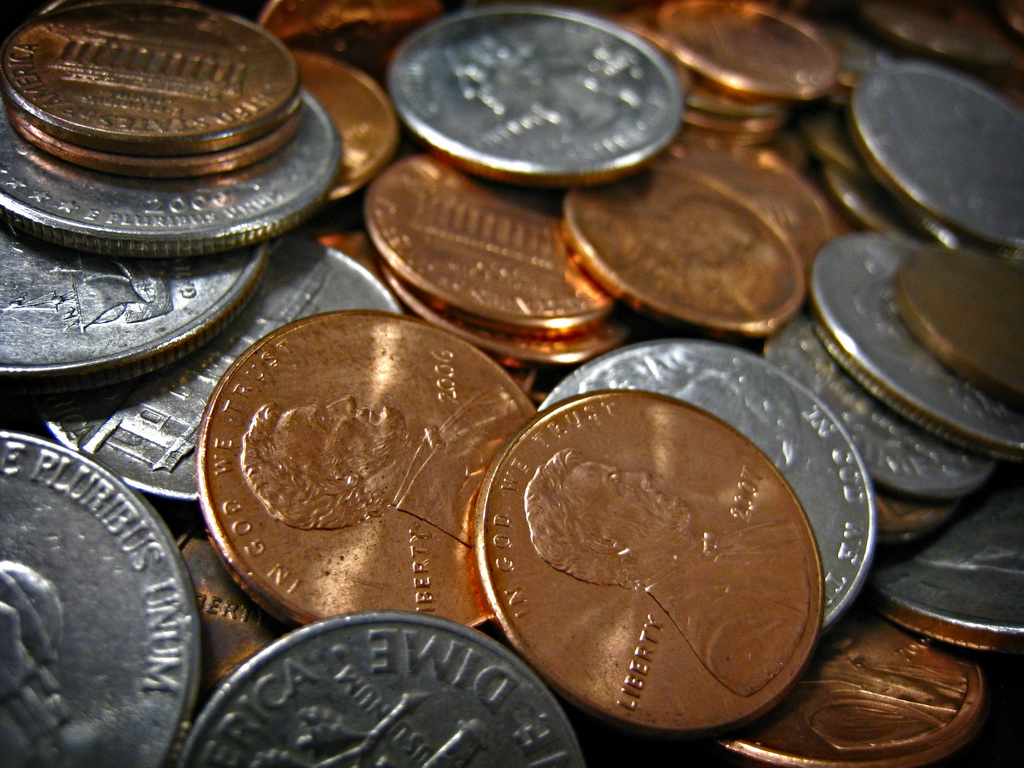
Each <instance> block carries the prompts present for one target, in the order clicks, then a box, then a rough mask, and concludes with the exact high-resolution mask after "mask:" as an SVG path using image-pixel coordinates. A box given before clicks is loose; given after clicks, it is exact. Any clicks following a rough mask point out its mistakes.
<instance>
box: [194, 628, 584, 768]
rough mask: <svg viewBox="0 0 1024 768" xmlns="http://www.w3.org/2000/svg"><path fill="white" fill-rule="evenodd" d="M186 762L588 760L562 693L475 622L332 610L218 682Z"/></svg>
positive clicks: (407, 764)
mask: <svg viewBox="0 0 1024 768" xmlns="http://www.w3.org/2000/svg"><path fill="white" fill-rule="evenodd" d="M179 765H180V767H181V768H200V767H201V766H222V765H252V766H255V765H289V766H314V765H318V766H328V765H366V766H369V765H374V766H393V767H394V768H412V767H413V766H417V767H419V768H442V766H465V765H473V766H474V768H476V767H477V766H480V768H484V767H486V766H494V767H495V768H498V767H499V766H500V767H501V768H515V766H538V765H552V766H554V765H559V766H567V767H575V766H580V767H582V765H583V758H582V756H581V754H580V751H579V746H578V745H577V743H576V737H575V736H574V734H573V732H572V730H571V727H570V725H569V722H568V720H567V719H566V717H565V714H564V713H563V712H562V710H561V708H560V706H559V704H558V702H557V701H556V700H555V697H554V696H553V695H552V694H551V693H550V692H549V691H548V690H547V688H546V687H545V686H544V684H543V683H542V682H541V681H540V680H539V679H538V678H537V676H536V675H535V674H534V673H533V672H532V671H530V669H529V668H528V667H527V666H526V665H525V664H524V663H523V662H522V661H521V660H520V659H519V658H518V657H516V656H515V655H513V654H512V653H511V652H510V651H508V650H507V649H506V648H504V647H503V646H501V645H499V644H498V643H496V642H495V641H493V640H491V639H490V638H488V637H487V636H486V635H484V634H482V633H480V632H477V631H476V630H472V629H467V628H465V627H462V626H460V625H458V624H455V623H453V622H450V621H445V620H442V619H438V618H435V617H428V616H422V615H418V614H415V613H407V612H394V611H392V612H387V611H382V612H368V613H357V614H349V615H347V616H337V617H334V618H330V619H324V620H322V621H319V622H317V623H315V624H311V625H309V626H307V627H303V628H302V629H300V630H297V631H295V632H292V633H291V634H289V635H286V636H285V637H284V638H282V639H281V640H279V641H278V642H276V643H274V644H273V645H271V646H269V647H268V648H266V649H265V650H263V651H262V652H261V653H260V654H259V655H257V656H255V657H253V658H252V659H251V660H250V661H248V662H247V663H246V664H245V665H244V666H242V667H241V668H239V670H238V671H237V672H236V673H235V674H233V675H232V676H231V677H230V678H228V679H227V680H225V681H224V683H223V684H222V685H221V686H220V687H219V688H218V689H217V691H216V692H215V693H214V695H213V697H212V698H211V699H210V702H209V703H208V704H207V706H206V707H205V708H204V709H203V712H202V714H201V715H200V717H199V718H198V720H197V721H196V724H195V727H194V728H193V730H192V733H191V734H190V736H189V739H188V742H187V743H186V745H185V750H184V754H183V757H182V759H181V762H180V764H179Z"/></svg>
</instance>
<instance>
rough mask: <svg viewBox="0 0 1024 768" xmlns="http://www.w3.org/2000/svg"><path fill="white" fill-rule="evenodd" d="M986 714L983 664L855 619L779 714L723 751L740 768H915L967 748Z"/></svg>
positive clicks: (868, 618)
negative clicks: (753, 767)
mask: <svg viewBox="0 0 1024 768" xmlns="http://www.w3.org/2000/svg"><path fill="white" fill-rule="evenodd" d="M988 708H989V692H988V683H987V682H986V680H985V677H984V675H983V673H982V670H981V667H980V666H979V665H978V664H977V663H976V662H973V661H969V660H967V659H963V658H960V657H957V656H954V655H951V654H949V653H947V652H946V651H944V650H942V649H941V648H939V647H935V646H933V645H932V644H931V642H930V641H929V640H927V639H918V638H917V637H915V636H913V635H910V634H907V633H906V632H904V631H903V630H901V629H898V628H896V627H894V626H892V625H891V624H889V623H887V622H885V621H883V620H882V619H880V618H878V617H876V616H873V615H872V614H869V613H866V612H854V613H851V614H849V615H848V616H846V617H844V618H843V620H842V621H841V622H840V623H839V624H838V625H837V626H836V627H835V629H833V630H832V631H831V632H830V633H829V634H828V635H827V636H826V637H825V638H824V640H823V641H822V644H821V646H820V647H819V648H818V651H817V653H815V655H814V660H813V661H812V663H811V666H810V668H809V669H808V670H807V673H806V674H805V675H804V676H803V677H802V678H801V680H800V682H799V683H797V685H796V687H795V688H794V689H793V690H792V692H791V693H790V694H789V696H787V697H786V699H785V701H783V702H782V704H780V705H779V706H778V707H777V708H776V709H774V710H773V711H772V712H770V713H768V715H766V716H765V717H764V718H763V719H762V720H760V721H758V722H757V723H756V724H754V725H752V726H750V727H748V728H746V729H743V730H742V731H740V732H739V733H736V734H731V735H730V737H729V738H727V739H721V740H720V741H719V742H718V745H719V747H720V748H721V749H722V750H724V753H725V754H726V756H727V757H730V758H731V759H733V760H735V761H736V762H739V763H741V764H742V765H768V766H786V767H787V768H797V766H799V768H838V766H843V767H844V768H858V767H860V768H883V767H884V768H917V766H925V765H934V764H936V763H938V762H939V761H942V760H943V759H945V758H949V757H950V756H951V755H953V754H955V753H957V752H958V751H959V750H961V749H963V748H964V747H965V746H966V745H968V744H969V743H970V742H971V741H972V740H973V739H974V738H975V737H976V736H977V735H978V733H979V732H980V731H981V728H982V726H983V725H984V723H985V719H986V717H987V715H988Z"/></svg>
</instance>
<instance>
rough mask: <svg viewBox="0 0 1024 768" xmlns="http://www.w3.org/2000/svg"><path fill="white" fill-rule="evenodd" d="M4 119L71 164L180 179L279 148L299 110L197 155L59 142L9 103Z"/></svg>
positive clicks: (293, 127)
mask: <svg viewBox="0 0 1024 768" xmlns="http://www.w3.org/2000/svg"><path fill="white" fill-rule="evenodd" d="M7 118H8V120H9V121H10V123H11V126H13V128H14V129H15V130H16V131H17V132H18V133H19V134H21V137H22V138H23V139H25V140H26V141H30V142H31V143H33V144H35V145H36V146H37V147H39V148H40V149H41V150H43V151H44V152H49V153H50V154H51V155H54V156H56V157H59V158H60V159H61V160H64V161H66V162H69V163H73V164H74V165H79V166H81V167H83V168H91V169H92V170H95V171H103V172H105V173H113V174H117V175H119V176H136V177H138V176H141V177H143V178H147V179H180V178H184V177H190V176H204V175H206V174H210V173H223V172H226V171H236V170H238V169H239V168H244V167H245V166H247V165H252V164H253V163H256V162H259V161H260V160H263V159H265V158H266V157H268V156H269V155H271V154H273V153H274V152H276V151H278V150H279V149H281V147H283V146H284V145H285V144H287V143H288V142H289V141H291V139H292V137H294V136H295V131H296V130H298V127H299V113H298V112H293V113H292V114H291V115H289V117H288V118H287V119H286V120H285V121H284V122H283V123H281V125H279V126H277V127H276V128H274V130H272V131H270V132H269V133H266V134H264V135H262V136H260V137H259V138H256V139H253V140H252V141H249V142H246V143H245V144H240V145H238V146H234V147H229V148H228V149H222V150H219V151H217V152H204V153H202V154H200V155H176V156H174V157H161V156H153V155H126V154H120V155H119V154H114V153H112V152H104V151H102V150H99V149H90V148H88V147H82V146H79V145H77V144H71V143H70V142H66V141H62V140H61V139H59V138H56V137H54V136H51V135H50V134H48V133H46V132H44V131H41V130H39V128H37V127H36V126H35V125H33V124H32V123H30V122H29V121H28V120H26V119H25V118H24V116H23V115H21V114H20V113H19V112H18V111H17V110H15V109H11V108H10V107H9V106H8V109H7Z"/></svg>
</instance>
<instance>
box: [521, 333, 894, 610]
mask: <svg viewBox="0 0 1024 768" xmlns="http://www.w3.org/2000/svg"><path fill="white" fill-rule="evenodd" d="M599 389H639V390H645V391H650V392H658V393H661V394H664V395H670V396H671V397H676V398H678V399H680V400H685V401H686V402H688V403H692V404H693V405H696V406H697V407H699V408H703V409H705V410H707V411H708V412H710V413H711V414H713V415H715V416H717V417H718V418H720V419H722V420H723V421H725V422H726V423H727V424H729V425H731V426H733V427H735V428H736V429H737V430H739V431H740V432H742V433H743V434H744V435H746V436H747V437H748V438H749V439H750V440H751V441H752V442H753V443H754V445H756V446H757V447H758V448H760V449H761V450H762V451H763V452H764V453H765V455H767V456H768V458H769V459H771V460H772V462H774V463H775V465H776V466H777V467H778V468H779V471H780V472H782V475H783V477H785V478H786V481H787V482H789V484H790V485H791V486H792V488H793V491H794V493H796V495H797V498H798V499H799V500H800V503H801V504H802V505H803V507H804V510H805V511H806V513H807V517H808V519H809V520H810V523H811V528H812V529H813V531H814V535H815V538H816V539H817V542H818V551H819V552H820V554H821V561H822V570H823V573H824V578H825V599H826V605H825V614H824V618H823V626H825V627H826V628H827V627H830V626H832V624H834V623H835V621H836V620H837V619H838V618H839V616H840V615H842V614H843V613H844V612H845V611H846V609H847V608H849V606H850V605H851V604H852V603H853V601H854V599H855V598H856V596H857V594H858V592H860V590H861V588H862V587H863V585H864V583H865V581H866V580H867V577H868V569H869V568H870V563H871V558H872V555H873V552H874V547H875V536H876V519H877V512H876V509H875V497H874V492H873V490H872V488H871V484H870V481H869V480H868V475H867V472H866V471H865V469H864V464H863V462H862V461H861V458H860V455H859V454H858V453H857V449H856V448H855V447H854V446H853V443H852V442H851V441H850V437H849V435H848V434H847V433H846V430H845V429H844V428H843V426H842V424H841V422H840V421H839V420H838V419H836V417H835V416H833V415H832V412H831V410H830V409H829V407H828V406H826V405H825V404H824V403H822V401H821V400H820V399H818V397H817V396H816V395H814V394H813V393H811V392H810V391H808V390H807V389H806V388H804V386H803V385H801V384H798V383H797V382H796V381H794V380H793V379H791V378H790V377H789V376H787V375H786V374H785V373H783V372H782V371H781V370H779V369H777V368H775V367H774V366H773V365H771V364H770V363H768V362H767V361H765V360H764V358H762V357H760V356H758V355H755V354H752V353H750V352H746V351H743V350H740V349H737V348H735V347H731V346H728V345H726V344H718V343H716V342H708V341H690V340H686V341H684V340H673V339H667V340H660V341H651V342H644V343H641V344H633V345H631V346H628V347H623V348H622V349H619V350H616V351H614V352H609V353H608V354H606V355H603V356H601V357H599V358H597V359H595V360H592V361H591V362H589V363H586V364H584V365H582V366H580V367H579V368H577V369H576V370H575V371H573V372H572V373H571V374H569V375H568V376H566V377H565V378H564V379H563V380H562V381H561V382H559V383H558V384H557V385H556V386H555V387H554V389H553V390H552V391H551V394H550V395H548V398H547V399H546V400H545V401H544V402H543V403H542V405H541V409H545V408H549V407H551V406H552V405H554V404H555V403H557V402H560V401H562V400H565V399H567V398H569V397H572V396H573V395H579V394H583V393H585V392H593V391H595V390H599Z"/></svg>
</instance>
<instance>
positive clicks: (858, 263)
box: [811, 233, 1024, 461]
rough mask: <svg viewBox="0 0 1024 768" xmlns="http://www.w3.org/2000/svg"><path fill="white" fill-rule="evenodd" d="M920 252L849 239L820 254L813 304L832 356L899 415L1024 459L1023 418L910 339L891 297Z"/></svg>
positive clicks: (900, 243) (895, 243) (869, 238)
mask: <svg viewBox="0 0 1024 768" xmlns="http://www.w3.org/2000/svg"><path fill="white" fill-rule="evenodd" d="M920 247H922V246H921V245H920V244H915V243H914V242H913V241H910V240H899V239H895V238H891V237H887V236H885V235H878V234H871V233H856V234H850V235H844V236H842V237H839V238H837V239H835V240H833V241H832V242H831V243H829V244H828V245H826V246H825V247H824V248H823V249H822V250H821V252H820V253H819V254H818V260H817V262H816V263H815V266H814V275H813V277H812V280H811V301H812V304H813V306H814V311H815V315H816V317H817V318H818V320H819V321H820V325H819V326H818V328H819V330H820V331H822V332H821V333H820V334H819V335H820V337H821V339H822V341H823V342H824V343H825V345H826V347H827V348H828V350H829V352H830V353H831V354H832V356H833V357H835V358H836V359H837V360H838V361H839V362H840V364H842V366H843V367H844V368H845V369H846V370H847V372H849V373H850V374H851V375H852V376H853V377H854V378H855V379H857V381H858V382H859V383H860V384H861V385H862V386H863V387H865V388H867V389H868V390H869V391H870V392H871V393H872V394H874V395H876V396H877V397H880V398H882V399H883V400H884V401H885V402H886V404H887V405H889V406H890V407H892V408H893V409H895V410H896V411H898V412H899V413H900V414H901V415H903V416H905V417H906V418H908V419H910V420H911V421H914V422H916V423H918V424H920V425H922V426H924V427H925V428H927V429H929V430H931V431H932V432H935V433H936V434H939V435H940V436H942V437H944V438H946V439H948V440H952V441H953V442H956V443H958V444H961V445H964V446H966V447H968V448H972V449H974V450H978V451H983V452H985V453H988V454H991V455H993V456H996V457H997V458H1005V459H1010V460H1013V461H1020V460H1022V459H1024V413H1021V412H1019V411H1014V410H1012V409H1010V408H1009V407H1007V406H1006V405H1004V404H1003V403H1001V402H999V401H998V400H995V399H993V398H991V397H989V396H988V395H986V394H984V393H983V392H981V391H980V390H979V389H977V388H976V387H974V386H973V385H971V384H970V383H968V382H967V381H965V380H963V379H961V378H960V377H958V376H956V375H954V374H953V373H951V372H949V371H948V370H947V369H946V368H944V367H943V366H942V365H941V364H940V363H939V362H938V361H937V360H936V359H935V358H934V357H932V355H931V354H930V353H929V352H928V351H927V350H926V349H925V348H924V347H922V346H921V345H920V344H919V343H918V342H917V341H915V340H914V338H913V337H912V336H911V335H910V332H909V331H908V330H907V329H906V327H905V326H904V325H903V322H902V321H901V320H900V318H899V315H898V312H897V310H896V305H895V301H894V298H893V293H894V286H893V280H894V279H895V276H896V272H897V270H898V269H899V264H900V260H901V259H902V258H903V256H904V254H906V253H907V252H908V251H910V250H913V249H914V248H920Z"/></svg>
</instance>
